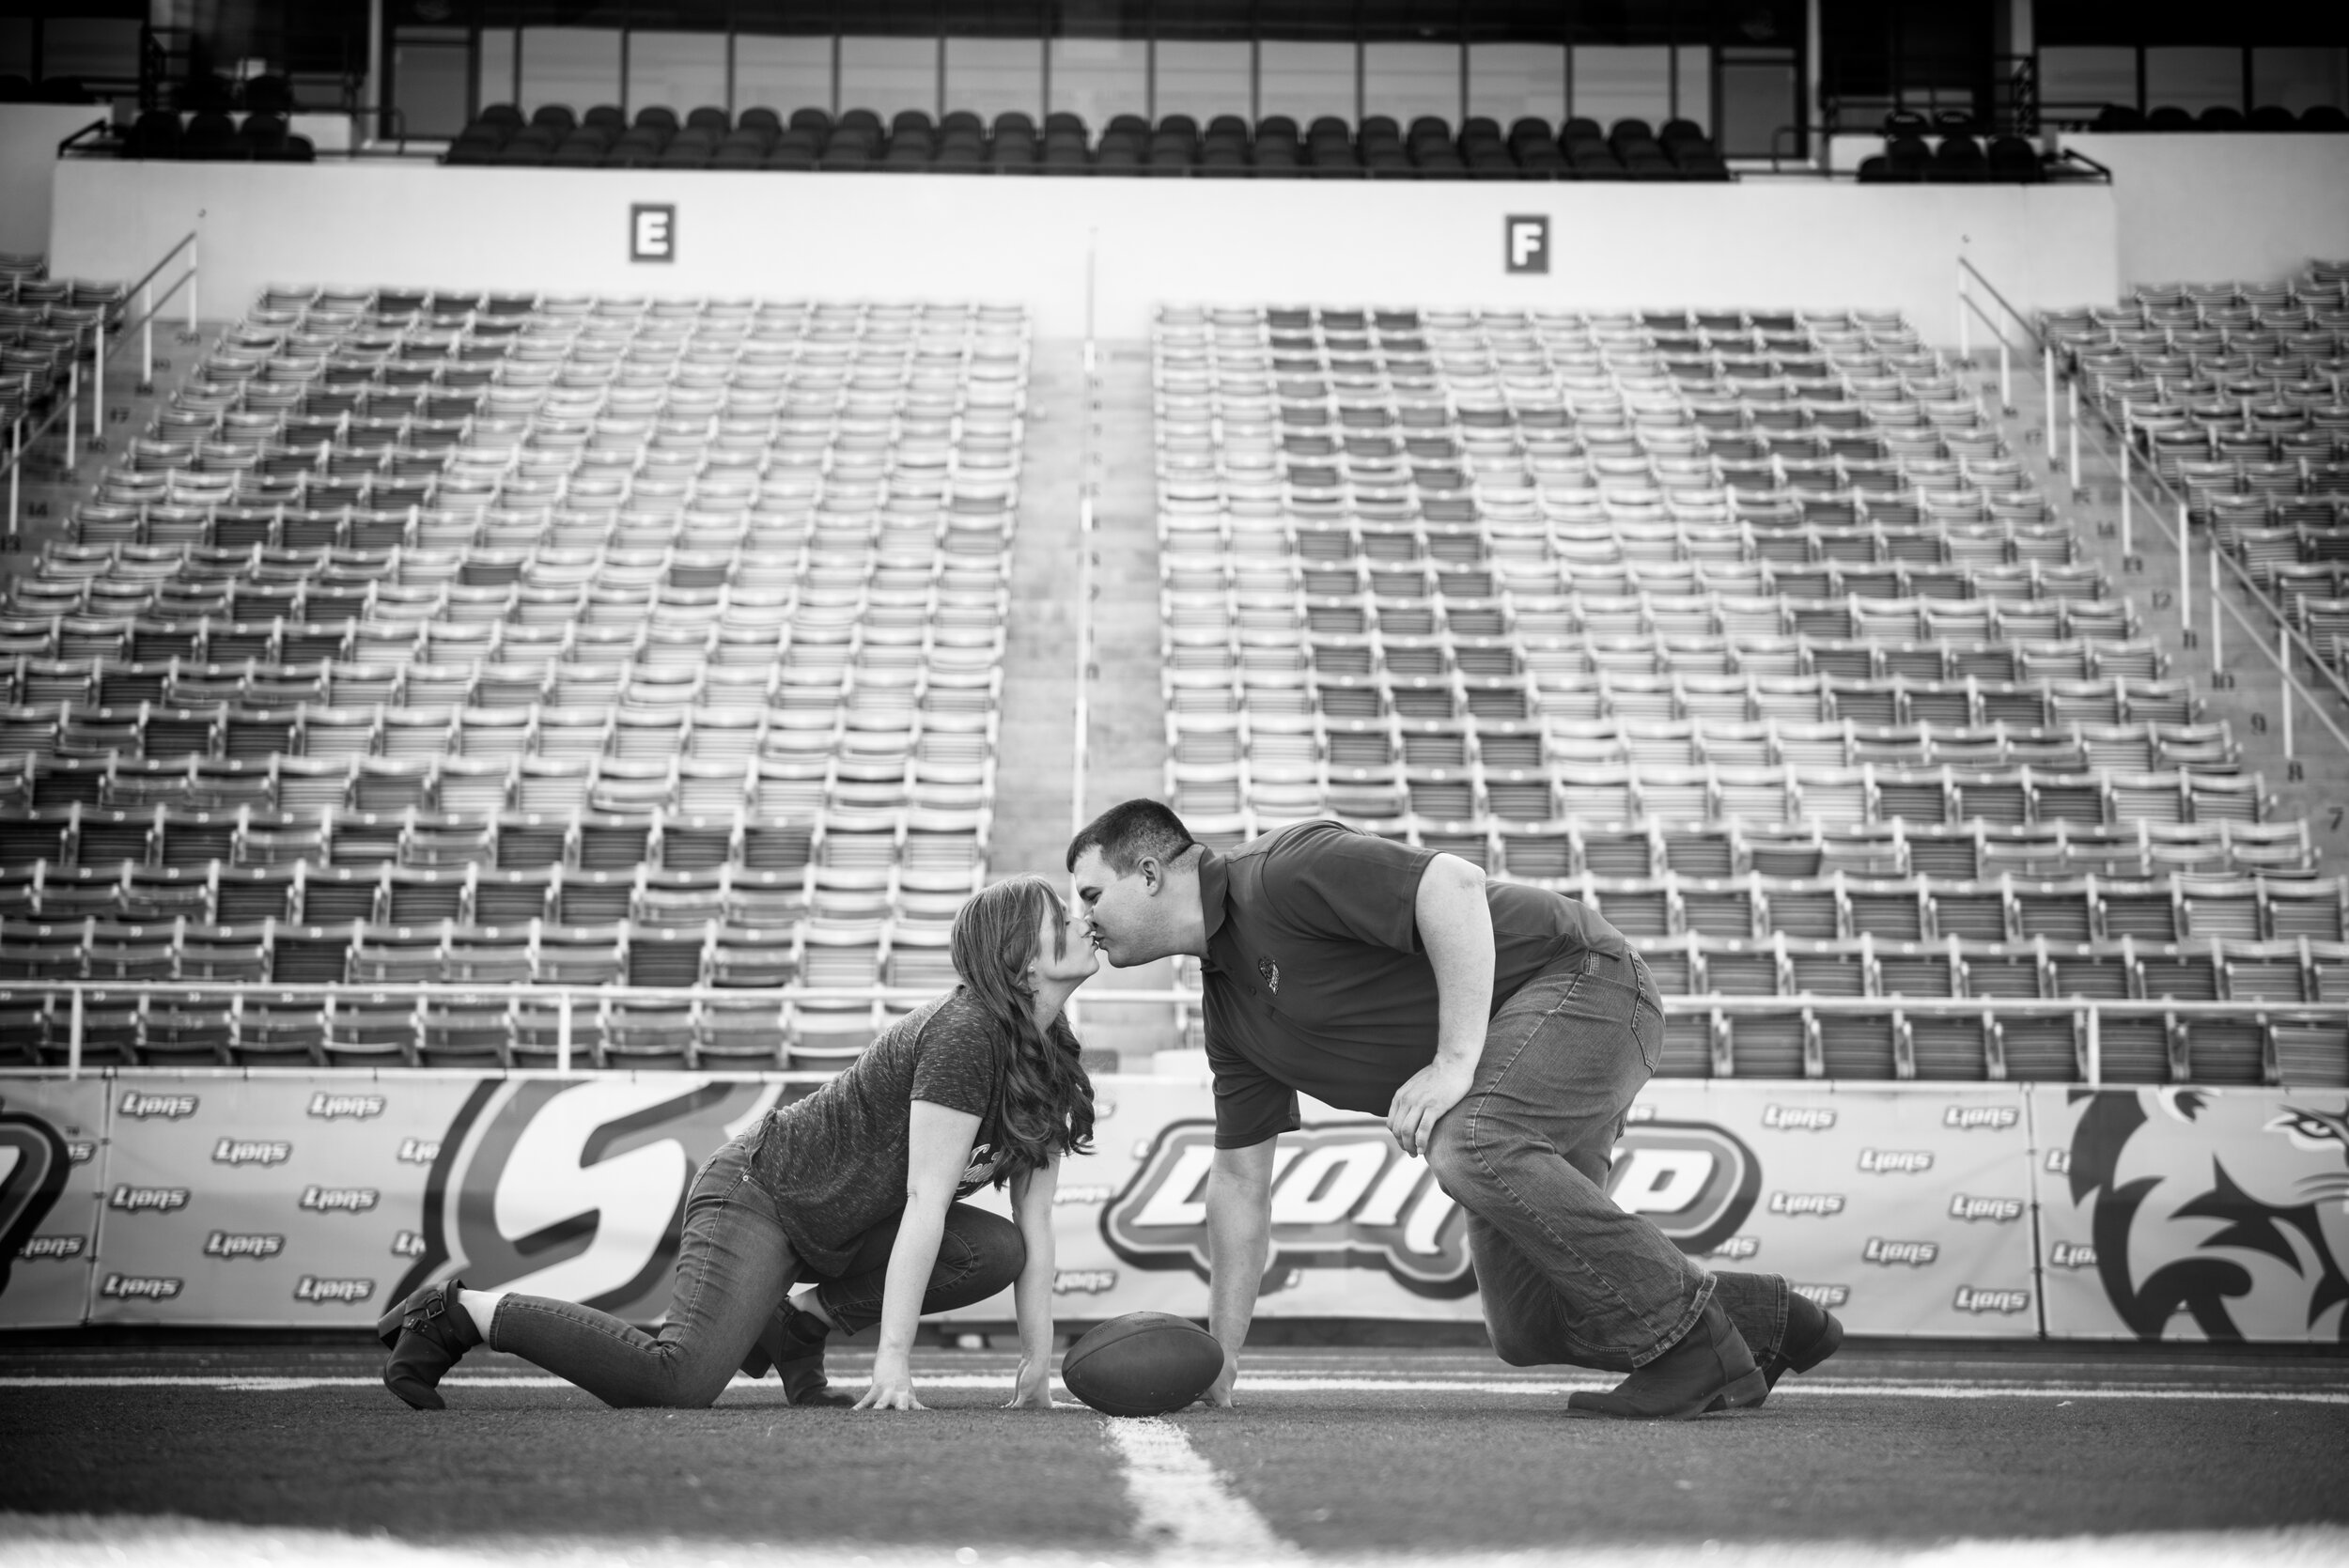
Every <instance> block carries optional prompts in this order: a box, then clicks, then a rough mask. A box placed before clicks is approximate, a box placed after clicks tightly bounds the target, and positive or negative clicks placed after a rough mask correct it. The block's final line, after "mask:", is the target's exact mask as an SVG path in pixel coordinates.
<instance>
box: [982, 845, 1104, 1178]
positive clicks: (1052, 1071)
mask: <svg viewBox="0 0 2349 1568" xmlns="http://www.w3.org/2000/svg"><path fill="white" fill-rule="evenodd" d="M1047 914H1050V916H1051V917H1052V923H1053V931H1054V934H1055V935H1056V936H1057V937H1059V938H1060V939H1063V940H1066V924H1067V919H1068V912H1067V906H1066V905H1065V904H1063V903H1062V902H1061V896H1060V894H1059V893H1056V892H1054V891H1053V889H1052V884H1051V883H1050V882H1048V881H1046V880H1045V879H1044V878H1043V877H1012V878H1010V879H1009V880H1007V881H1002V882H998V883H996V884H995V885H994V886H993V887H990V888H987V889H984V890H982V891H981V892H979V893H973V894H972V897H971V900H970V902H969V903H967V904H965V905H963V907H962V908H961V909H960V910H959V911H958V912H957V914H956V916H955V929H954V935H953V937H952V938H951V939H950V945H949V949H948V951H949V953H950V954H951V955H952V956H953V958H954V961H955V973H956V974H957V975H958V976H960V977H961V980H962V991H963V994H964V995H965V996H967V997H969V998H970V999H971V1000H972V1001H973V1002H975V1003H976V1004H977V1005H978V1006H979V1007H980V1008H981V1010H983V1011H984V1012H985V1013H986V1014H987V1015H988V1017H990V1018H992V1019H993V1020H994V1022H995V1040H996V1046H995V1051H996V1060H995V1082H996V1091H995V1094H996V1101H995V1104H996V1122H997V1124H998V1126H999V1128H1000V1130H1001V1135H1002V1139H1003V1166H1002V1167H1001V1169H1002V1171H1003V1172H1005V1173H1008V1172H1010V1171H1011V1170H1012V1169H1014V1168H1015V1167H1020V1166H1024V1167H1026V1168H1028V1169H1030V1170H1034V1169H1036V1168H1038V1167H1040V1166H1042V1165H1043V1164H1045V1163H1046V1162H1047V1161H1048V1160H1050V1158H1051V1157H1052V1156H1054V1155H1061V1154H1068V1155H1081V1154H1090V1153H1092V1151H1093V1079H1091V1078H1090V1077H1088V1076H1087V1075H1086V1073H1085V1070H1084V1064H1083V1063H1082V1062H1081V1061H1080V1060H1079V1056H1078V1049H1077V1036H1076V1032H1074V1031H1073V1030H1071V1029H1070V1028H1069V1027H1068V1019H1067V1018H1066V1017H1065V1016H1064V1017H1056V1018H1054V1019H1053V1020H1052V1027H1051V1031H1050V1033H1049V1034H1048V1033H1043V1032H1038V1031H1037V1029H1036V1026H1035V1014H1034V1007H1033V1003H1034V996H1035V992H1034V988H1033V987H1032V986H1029V984H1028V964H1029V962H1030V961H1031V960H1033V959H1034V957H1035V956H1036V930H1037V928H1038V926H1040V925H1041V924H1043V921H1044V918H1045V916H1046V915H1047ZM1055 956H1057V955H1055Z"/></svg>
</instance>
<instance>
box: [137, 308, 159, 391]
mask: <svg viewBox="0 0 2349 1568" xmlns="http://www.w3.org/2000/svg"><path fill="white" fill-rule="evenodd" d="M139 315H140V316H141V317H143V318H145V319H144V320H142V321H141V322H140V323H139V390H140V391H142V392H144V391H146V390H147V389H148V387H151V386H153V385H154V384H155V286H154V285H153V284H151V283H147V284H141V285H140V286H139Z"/></svg>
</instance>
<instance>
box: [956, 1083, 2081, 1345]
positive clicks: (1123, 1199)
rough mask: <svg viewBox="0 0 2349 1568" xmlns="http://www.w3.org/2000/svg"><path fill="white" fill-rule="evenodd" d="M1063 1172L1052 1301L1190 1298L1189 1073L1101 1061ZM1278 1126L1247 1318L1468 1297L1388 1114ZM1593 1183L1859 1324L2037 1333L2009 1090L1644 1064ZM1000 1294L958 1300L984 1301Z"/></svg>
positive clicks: (2022, 1120) (1198, 1288) (1460, 1248)
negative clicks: (1674, 1074) (1257, 1289)
mask: <svg viewBox="0 0 2349 1568" xmlns="http://www.w3.org/2000/svg"><path fill="white" fill-rule="evenodd" d="M1100 1089H1101V1094H1102V1096H1103V1098H1104V1100H1105V1102H1110V1104H1109V1110H1110V1114H1107V1115H1104V1116H1103V1117H1102V1118H1101V1119H1100V1123H1099V1128H1098V1134H1097V1140H1096V1142H1097V1153H1096V1154H1095V1155H1094V1156H1092V1157H1089V1158H1085V1159H1078V1160H1071V1161H1068V1162H1067V1163H1066V1165H1064V1167H1063V1170H1062V1178H1061V1185H1060V1190H1059V1193H1058V1195H1057V1196H1058V1202H1059V1213H1060V1215H1061V1217H1062V1219H1061V1224H1060V1226H1059V1231H1058V1235H1057V1242H1058V1247H1057V1251H1058V1258H1057V1263H1058V1266H1059V1277H1058V1281H1057V1285H1056V1290H1057V1293H1058V1296H1059V1311H1060V1312H1061V1313H1062V1314H1063V1315H1065V1316H1068V1317H1082V1318H1097V1317H1109V1316H1113V1315H1115V1314H1117V1313H1120V1312H1136V1311H1145V1310H1148V1311H1159V1312H1181V1313H1185V1314H1188V1315H1191V1316H1198V1315H1202V1314H1204V1313H1205V1312H1206V1307H1207V1297H1206V1269H1207V1243H1206V1174H1207V1170H1208V1167H1209V1165H1210V1164H1211V1162H1212V1160H1213V1143H1214V1123H1213V1116H1214V1111H1213V1103H1212V1095H1211V1094H1210V1092H1209V1090H1208V1088H1207V1086H1206V1084H1205V1083H1187V1082H1183V1081H1180V1080H1173V1079H1102V1080H1100ZM1303 1119H1304V1122H1305V1126H1304V1129H1303V1130H1302V1131H1301V1132H1298V1133H1291V1134H1288V1135H1286V1136H1284V1137H1283V1139H1282V1141H1281V1149H1280V1152H1279V1154H1278V1156H1277V1157H1276V1164H1275V1175H1274V1185H1273V1195H1272V1235H1273V1257H1272V1262H1271V1266H1270V1267H1269V1268H1268V1271H1267V1273H1266V1276H1265V1283H1264V1294H1263V1296H1261V1297H1260V1299H1259V1301H1258V1304H1257V1312H1258V1314H1259V1315H1260V1316H1266V1317H1362V1318H1383V1319H1423V1320H1424V1319H1474V1318H1476V1317H1477V1316H1478V1315H1479V1314H1478V1309H1477V1303H1476V1299H1475V1279H1474V1273H1473V1269H1472V1266H1471V1264H1470V1258H1469V1250H1468V1239H1467V1222H1466V1216H1465V1215H1464V1214H1463V1213H1462V1212H1461V1211H1460V1210H1459V1208H1458V1206H1457V1205H1456V1204H1455V1203H1453V1202H1452V1200H1451V1199H1450V1198H1449V1197H1448V1196H1446V1195H1445V1194H1444V1192H1443V1191H1442V1190H1441V1189H1440V1188H1438V1187H1437V1186H1436V1184H1435V1181H1434V1178H1433V1176H1432V1175H1431V1174H1430V1173H1429V1172H1428V1170H1427V1167H1426V1165H1425V1163H1424V1162H1423V1161H1422V1160H1418V1159H1407V1158H1405V1157H1404V1156H1403V1153H1402V1151H1401V1149H1400V1148H1398V1147H1397V1146H1396V1145H1395V1143H1394V1141H1393V1140H1392V1138H1390V1137H1389V1136H1388V1134H1387V1131H1386V1128H1385V1126H1384V1125H1383V1124H1382V1123H1380V1122H1378V1121H1376V1120H1374V1119H1371V1118H1366V1117H1361V1116H1359V1115H1355V1114H1352V1113H1348V1112H1341V1111H1335V1110H1330V1109H1328V1108H1327V1107H1322V1106H1318V1105H1315V1103H1314V1102H1312V1101H1310V1100H1308V1101H1306V1102H1305V1103H1304V1118H1303ZM1608 1191H1609V1194H1610V1196H1611V1197H1612V1198H1613V1199H1614V1200H1615V1202H1616V1203H1618V1204H1620V1205H1621V1206H1623V1207H1625V1208H1628V1209H1633V1210H1635V1211H1637V1212H1639V1213H1642V1214H1645V1215H1646V1216H1647V1217H1648V1218H1649V1219H1652V1220H1654V1221H1655V1222H1656V1223H1657V1225H1658V1226H1660V1227H1661V1228H1662V1229H1663V1230H1664V1232H1665V1234H1668V1235H1670V1236H1671V1237H1672V1239H1673V1241H1674V1242H1676V1243H1677V1244H1678V1245H1679V1246H1680V1247H1681V1248H1682V1250H1685V1251H1687V1252H1689V1253H1690V1254H1692V1255H1694V1256H1697V1257H1699V1258H1701V1259H1703V1261H1704V1263H1705V1264H1706V1265H1707V1266H1708V1267H1714V1268H1742V1269H1752V1270H1757V1271H1763V1272H1769V1273H1779V1274H1784V1275H1786V1276H1788V1277H1789V1278H1790V1280H1791V1281H1793V1282H1794V1284H1795V1285H1796V1286H1797V1288H1798V1289H1801V1290H1803V1291H1804V1292H1805V1293H1806V1294H1808V1295H1810V1296H1812V1298H1813V1299H1815V1300H1818V1301H1820V1302H1822V1303H1823V1304H1826V1305H1828V1306H1831V1307H1833V1308H1834V1309H1835V1311H1836V1312H1838V1314H1839V1315H1841V1316H1842V1317H1843V1320H1844V1322H1845V1324H1846V1325H1847V1326H1848V1327H1851V1328H1852V1329H1853V1330H1854V1331H1856V1332H1859V1333H1881V1334H1933V1335H1952V1336H1958V1335H1982V1336H2016V1335H2021V1336H2030V1335H2033V1334H2036V1333H2037V1332H2038V1331H2039V1318H2038V1312H2037V1296H2036V1293H2035V1290H2034V1281H2033V1278H2032V1272H2033V1271H2032V1260H2031V1241H2030V1126H2029V1123H2028V1119H2027V1116H2026V1106H2025V1103H2024V1099H2023V1094H2022V1092H2021V1090H2020V1089H2019V1088H2016V1087H2009V1086H1999V1085H1984V1086H1981V1087H1976V1088H1950V1089H1939V1088H1914V1087H1911V1088H1902V1089H1890V1088H1866V1089H1857V1088H1855V1089H1837V1088H1834V1087H1831V1086H1828V1085H1825V1084H1822V1085H1819V1086H1816V1087H1806V1086H1804V1085H1800V1084H1758V1083H1747V1084H1740V1083H1721V1084H1713V1083H1705V1082H1659V1083H1651V1084H1650V1085H1649V1086H1648V1087H1647V1089H1646V1090H1645V1091H1643V1092H1642V1093H1641V1096H1640V1098H1639V1100H1638V1101H1637V1102H1636V1103H1635V1104H1634V1105H1633V1107H1632V1110H1631V1114H1630V1116H1629V1118H1628V1122H1627V1125H1626V1128H1625V1132H1624V1136H1623V1139H1622V1141H1620V1142H1619V1143H1618V1145H1617V1147H1616V1151H1615V1159H1614V1163H1613V1166H1612V1168H1611V1170H1610V1172H1609V1175H1608ZM1007 1313H1008V1305H1007V1304H1006V1303H1002V1302H987V1303H982V1304H981V1305H979V1306H977V1307H973V1308H972V1309H969V1310H968V1311H966V1312H962V1313H960V1314H958V1315H960V1316H962V1317H965V1318H969V1319H983V1320H996V1321H1000V1320H1001V1319H1002V1318H1003V1317H1004V1316H1005V1315H1007Z"/></svg>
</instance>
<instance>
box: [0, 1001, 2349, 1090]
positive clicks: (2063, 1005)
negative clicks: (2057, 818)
mask: <svg viewBox="0 0 2349 1568" xmlns="http://www.w3.org/2000/svg"><path fill="white" fill-rule="evenodd" d="M27 994H31V995H39V996H50V997H63V998H65V999H66V1001H67V1017H68V1034H67V1059H66V1070H67V1073H68V1074H69V1076H71V1077H76V1078H78V1077H79V1076H81V1074H82V1072H83V1071H84V1063H83V1048H84V1044H85V1039H86V1009H87V1007H88V1005H89V1004H90V1002H91V1000H92V999H96V1000H97V1001H99V1002H101V1003H103V1002H107V1001H116V1002H119V1001H123V1000H126V999H138V998H148V997H165V998H170V999H174V1000H180V1001H185V1000H195V999H212V998H217V999H220V1000H223V1001H234V1000H236V999H238V998H250V999H258V1000H262V1001H318V1002H319V1003H321V1004H324V1003H328V1002H331V1001H343V1002H350V1001H359V1002H363V1003H381V1002H389V1001H412V1002H414V1003H416V1004H418V1005H421V1004H422V1003H424V1002H426V1001H434V1000H439V1001H463V1002H470V1003H474V1004H476V1005H479V1004H494V1003H496V1002H499V1001H505V1002H507V1003H509V1004H510V1003H516V1002H522V1001H536V1002H538V1003H541V1004H546V1003H552V1004H553V1006H554V1008H555V1014H556V1053H555V1062H554V1066H553V1070H554V1071H556V1072H558V1073H568V1072H570V1071H571V1070H572V1038H573V1032H572V1031H573V1023H574V1018H575V1016H576V1015H577V1013H578V1012H579V1011H580V1010H581V1009H582V1008H583V1007H584V1008H585V1009H587V1010H588V1011H590V1012H593V1011H596V1010H598V1009H599V1008H600V1006H601V1005H602V1004H604V1003H614V1004H618V1005H623V1006H660V1005H663V1004H666V1005H672V1006H676V1005H685V1004H708V1003H718V1004H723V1008H724V1010H725V1011H727V1012H730V1013H737V1014H739V1013H740V1012H743V1011H746V1010H752V1009H755V1008H758V1007H760V1006H762V1005H764V1006H769V1007H771V1008H772V1009H773V1010H774V1016H775V1019H776V1026H777V1032H778V1035H779V1036H780V1034H781V1033H782V1032H783V1031H784V1028H785V1018H786V1010H787V1009H795V1008H797V1007H799V1006H801V1005H809V1006H818V1005H830V1006H832V1007H853V1006H858V1005H864V1006H872V1005H875V1004H878V1005H880V1006H883V1007H902V1008H906V1009H908V1010H910V1009H912V1008H914V1007H917V1006H920V1005H922V1004H923V1003H925V1002H928V1001H933V1000H935V999H936V997H937V996H938V991H937V989H936V988H935V987H915V986H776V987H773V988H770V989H763V990H762V989H756V988H746V989H735V990H728V989H721V988H717V987H713V986H565V985H537V984H533V983H530V982H523V981H490V982H478V983H467V982H459V981H430V982H390V981H386V982H381V983H378V982H371V981H361V982H356V983H350V984H340V985H321V984H299V983H291V982H288V983H284V984H279V983H276V982H268V981H221V980H125V981H111V980H63V979H56V980H52V979H28V980H12V981H7V982H0V995H13V996H20V997H21V996H24V995H27ZM1086 1000H1089V1001H1091V1002H1092V1003H1093V1004H1094V1005H1096V1006H1103V1007H1124V1006H1161V1007H1172V1008H1174V1009H1175V1010H1176V1014H1177V1017H1178V1018H1179V1017H1184V1016H1186V1015H1189V1014H1191V1013H1195V1012H1196V1011H1197V1010H1198V1009H1199V1007H1200V1005H1201V1001H1202V994H1201V993H1200V992H1199V991H1196V990H1192V989H1190V988H1189V987H1184V986H1175V987H1168V988H1160V989H1155V990H1141V989H1137V990H1130V991H1124V990H1107V991H1100V992H1097V993H1096V994H1095V995H1093V996H1092V997H1091V998H1090V999H1085V998H1082V997H1080V998H1078V999H1075V1001H1072V1003H1071V1011H1072V1019H1071V1021H1072V1022H1078V1021H1079V1019H1078V1018H1077V1017H1075V1016H1074V1015H1075V1011H1076V1007H1077V1005H1078V1004H1079V1003H1080V1002H1081V1001H1086ZM1659 1000H1660V1001H1661V1002H1662V1006H1663V1011H1664V1014H1665V1016H1666V1017H1704V1018H1710V1019H1714V1020H1716V1021H1717V1022H1718V1021H1719V1020H1722V1019H1726V1018H1732V1017H1742V1016H1751V1015H1779V1016H1784V1015H1791V1014H1802V1015H1807V1016H1810V1017H1883V1018H1885V1019H1887V1020H1889V1021H1890V1022H1891V1023H1892V1024H1893V1026H1894V1028H1895V1029H1896V1030H1897V1029H1898V1028H1900V1027H1901V1026H1902V1025H1903V1024H1904V1023H1905V1022H1906V1020H1908V1019H1911V1018H1949V1017H1954V1018H1965V1019H1971V1020H1976V1021H1981V1022H1984V1023H1988V1022H1994V1021H1996V1022H2003V1021H2005V1020H2008V1019H2015V1018H2062V1019H2069V1020H2070V1021H2071V1023H2072V1025H2073V1027H2074V1029H2075V1030H2076V1031H2077V1038H2078V1039H2079V1040H2080V1041H2081V1042H2082V1048H2081V1050H2080V1056H2081V1063H2080V1066H2081V1075H2080V1076H2081V1079H2082V1080H2083V1081H2085V1082H2087V1083H2090V1084H2095V1083H2100V1082H2102V1081H2103V1058H2102V1045H2101V1042H2102V1037H2103V1033H2104V1025H2105V1020H2106V1019H2108V1018H2115V1017H2117V1018H2160V1019H2176V1020H2181V1021H2191V1020H2194V1019H2211V1018H2219V1019H2232V1020H2236V1021H2240V1022H2246V1023H2251V1024H2254V1025H2257V1026H2261V1027H2264V1026H2265V1025H2266V1024H2267V1023H2268V1022H2269V1021H2270V1020H2271V1019H2278V1018H2286V1019H2293V1020H2301V1021H2307V1020H2321V1019H2339V1020H2341V1021H2342V1023H2343V1024H2344V1025H2345V1026H2349V1001H2271V1000H2259V1001H2185V1000H2172V999H2168V998H2161V997H2132V998H2127V999H2117V998H2092V997H2077V996H2071V997H2005V996H1983V997H1926V996H1874V997H1853V996H1814V995H1809V994H1796V995H1789V996H1719V995H1711V994H1697V995H1668V996H1664V997H1662V998H1660V999H1659ZM305 1070H315V1069H305ZM359 1070H362V1071H371V1070H373V1069H359Z"/></svg>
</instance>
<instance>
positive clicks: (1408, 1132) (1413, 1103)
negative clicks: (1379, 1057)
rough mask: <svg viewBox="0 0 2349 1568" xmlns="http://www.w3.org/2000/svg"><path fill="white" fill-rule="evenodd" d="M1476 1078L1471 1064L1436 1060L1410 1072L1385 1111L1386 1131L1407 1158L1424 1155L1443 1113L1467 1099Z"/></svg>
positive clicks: (1474, 1068) (1474, 1066)
mask: <svg viewBox="0 0 2349 1568" xmlns="http://www.w3.org/2000/svg"><path fill="white" fill-rule="evenodd" d="M1475 1079H1476V1063H1473V1062H1460V1061H1456V1060H1455V1061H1450V1062H1447V1061H1445V1060H1444V1059H1443V1058H1442V1057H1438V1058H1437V1059H1436V1060H1435V1061H1433V1062H1430V1063H1427V1065H1426V1066H1424V1067H1422V1068H1421V1069H1420V1070H1419V1071H1418V1072H1415V1073H1413V1074H1412V1075H1411V1076H1410V1078H1409V1079H1407V1080H1405V1082H1404V1085H1403V1087H1402V1088H1400V1089H1398V1090H1396V1091H1395V1092H1394V1099H1393V1100H1392V1103H1390V1104H1389V1106H1388V1108H1387V1130H1388V1131H1390V1132H1392V1133H1393V1134H1394V1141H1396V1142H1397V1143H1400V1144H1402V1145H1403V1152H1404V1153H1405V1154H1407V1155H1424V1154H1426V1153H1427V1146H1428V1144H1429V1143H1430V1142H1431V1141H1433V1140H1434V1139H1435V1136H1436V1124H1437V1123H1438V1122H1439V1121H1441V1120H1443V1113H1444V1112H1445V1111H1447V1110H1451V1109H1452V1108H1453V1107H1454V1106H1455V1105H1458V1104H1459V1103H1460V1101H1461V1100H1463V1099H1465V1098H1466V1097H1467V1096H1468V1092H1469V1086H1470V1084H1471V1083H1473V1082H1474V1081H1475Z"/></svg>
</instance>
